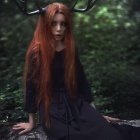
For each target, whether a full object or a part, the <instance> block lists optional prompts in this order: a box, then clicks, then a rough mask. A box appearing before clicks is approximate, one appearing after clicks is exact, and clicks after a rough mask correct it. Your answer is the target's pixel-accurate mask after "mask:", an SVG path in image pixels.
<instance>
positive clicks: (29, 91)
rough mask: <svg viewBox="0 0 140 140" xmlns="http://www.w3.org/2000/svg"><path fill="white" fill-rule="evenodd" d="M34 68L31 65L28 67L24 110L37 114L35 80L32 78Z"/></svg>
mask: <svg viewBox="0 0 140 140" xmlns="http://www.w3.org/2000/svg"><path fill="white" fill-rule="evenodd" d="M34 68H35V67H34V65H33V64H32V65H30V68H29V70H28V73H27V78H26V89H25V102H24V110H25V111H26V112H28V113H36V112H37V103H36V96H37V92H38V91H37V85H36V82H35V78H34V76H33V72H34Z"/></svg>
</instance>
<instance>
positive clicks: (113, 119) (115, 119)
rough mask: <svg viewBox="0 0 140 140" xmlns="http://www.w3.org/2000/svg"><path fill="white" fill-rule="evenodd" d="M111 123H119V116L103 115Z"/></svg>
mask: <svg viewBox="0 0 140 140" xmlns="http://www.w3.org/2000/svg"><path fill="white" fill-rule="evenodd" d="M103 117H104V118H105V119H106V120H107V121H108V122H109V123H117V122H119V121H120V119H119V118H112V117H109V116H103Z"/></svg>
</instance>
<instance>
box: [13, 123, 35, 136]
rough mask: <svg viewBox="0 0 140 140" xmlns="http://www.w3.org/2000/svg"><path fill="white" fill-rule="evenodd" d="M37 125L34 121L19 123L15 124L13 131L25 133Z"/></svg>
mask: <svg viewBox="0 0 140 140" xmlns="http://www.w3.org/2000/svg"><path fill="white" fill-rule="evenodd" d="M34 127H35V126H34V125H33V124H32V123H18V124H16V125H14V126H13V128H12V129H13V131H19V133H18V134H24V133H27V132H29V131H31V130H32V129H33V128H34Z"/></svg>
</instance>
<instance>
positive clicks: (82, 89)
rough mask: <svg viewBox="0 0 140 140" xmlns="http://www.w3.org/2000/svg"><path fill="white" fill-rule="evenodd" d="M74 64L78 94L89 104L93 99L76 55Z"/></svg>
mask: <svg viewBox="0 0 140 140" xmlns="http://www.w3.org/2000/svg"><path fill="white" fill-rule="evenodd" d="M76 64H77V80H78V85H77V86H78V92H79V94H80V96H81V97H82V98H83V99H84V100H85V101H87V102H89V103H91V102H92V101H93V100H94V98H93V96H92V92H91V88H90V85H89V82H88V80H87V78H86V74H85V72H84V69H83V66H82V64H81V62H80V59H79V57H78V54H77V56H76Z"/></svg>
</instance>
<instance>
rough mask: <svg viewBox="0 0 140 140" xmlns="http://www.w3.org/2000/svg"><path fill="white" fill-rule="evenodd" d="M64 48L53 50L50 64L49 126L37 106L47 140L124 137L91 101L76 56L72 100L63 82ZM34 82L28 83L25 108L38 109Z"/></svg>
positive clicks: (116, 139)
mask: <svg viewBox="0 0 140 140" xmlns="http://www.w3.org/2000/svg"><path fill="white" fill-rule="evenodd" d="M63 61H64V50H62V51H60V52H56V54H55V57H54V60H53V64H52V69H51V70H52V77H53V101H52V104H51V109H50V115H51V127H50V128H47V127H46V126H45V125H44V124H45V123H44V108H43V106H42V105H40V108H39V110H38V111H39V118H40V123H41V125H42V127H43V128H44V131H45V132H46V133H47V136H48V137H49V140H123V139H122V136H121V135H120V133H119V131H117V129H115V128H114V127H112V125H110V124H109V123H108V122H107V121H106V120H105V119H104V118H103V117H102V115H101V114H100V113H99V112H98V110H95V109H94V108H93V107H91V105H90V103H91V102H92V101H93V98H92V95H91V91H90V87H89V84H88V81H87V79H86V76H85V73H84V71H83V67H82V65H81V63H80V60H79V58H78V56H77V57H76V65H77V79H78V80H77V85H78V90H77V96H76V97H77V98H76V100H73V101H71V100H70V98H69V94H68V91H67V89H66V86H65V82H64V63H63ZM36 94H37V90H36V85H35V82H34V80H33V79H32V78H30V80H29V81H28V82H27V94H26V102H25V110H26V111H27V112H28V113H35V112H37V108H36V102H35V97H36Z"/></svg>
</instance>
